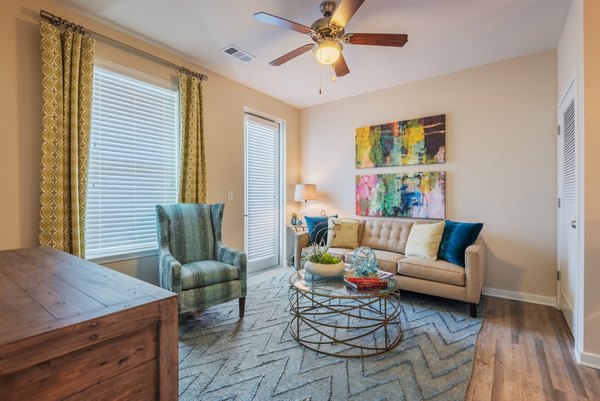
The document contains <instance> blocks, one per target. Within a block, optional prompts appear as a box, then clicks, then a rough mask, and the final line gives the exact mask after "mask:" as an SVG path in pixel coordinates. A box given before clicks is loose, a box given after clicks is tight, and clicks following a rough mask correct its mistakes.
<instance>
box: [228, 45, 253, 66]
mask: <svg viewBox="0 0 600 401" xmlns="http://www.w3.org/2000/svg"><path fill="white" fill-rule="evenodd" d="M221 51H222V52H223V53H225V54H229V55H230V56H232V57H235V58H237V59H238V60H240V61H243V62H244V63H250V62H251V61H254V60H256V57H254V56H253V55H251V54H250V53H248V52H245V51H243V50H242V49H240V48H239V47H236V46H234V45H229V46H227V47H226V48H224V49H223V50H221Z"/></svg>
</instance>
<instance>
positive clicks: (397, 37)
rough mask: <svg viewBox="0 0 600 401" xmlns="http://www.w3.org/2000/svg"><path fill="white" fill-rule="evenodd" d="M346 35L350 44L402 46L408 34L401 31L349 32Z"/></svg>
mask: <svg viewBox="0 0 600 401" xmlns="http://www.w3.org/2000/svg"><path fill="white" fill-rule="evenodd" d="M346 37H347V39H346V42H348V43H350V44H352V45H373V46H394V47H402V46H404V45H405V44H406V42H408V35H406V34H403V33H398V34H396V33H349V34H347V35H346Z"/></svg>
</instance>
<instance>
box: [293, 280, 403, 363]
mask: <svg viewBox="0 0 600 401" xmlns="http://www.w3.org/2000/svg"><path fill="white" fill-rule="evenodd" d="M289 301H290V313H291V315H292V318H291V320H290V323H289V331H290V334H291V335H292V337H293V338H294V340H296V341H297V342H298V343H300V344H302V345H303V346H305V347H307V348H309V349H311V350H313V351H316V352H319V353H322V354H326V355H332V356H337V357H344V358H362V357H366V356H372V355H379V354H382V353H384V352H387V351H389V350H391V349H392V348H394V347H395V346H397V345H398V344H399V343H400V340H401V338H402V331H401V327H400V310H401V308H400V294H399V293H398V292H389V293H386V294H379V293H376V294H373V295H372V296H368V295H366V294H363V296H362V297H339V296H331V297H330V296H325V295H317V294H314V293H310V292H304V291H300V290H298V289H297V288H296V287H294V286H293V285H292V286H290V290H289Z"/></svg>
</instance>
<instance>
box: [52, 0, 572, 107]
mask: <svg viewBox="0 0 600 401" xmlns="http://www.w3.org/2000/svg"><path fill="white" fill-rule="evenodd" d="M55 1H56V2H58V3H61V4H66V5H69V6H71V7H73V8H75V9H77V10H79V11H80V12H83V13H85V14H87V15H90V16H92V17H95V18H97V19H101V20H104V21H107V22H109V23H111V24H112V25H116V26H118V27H120V28H122V30H124V31H127V32H131V33H134V34H137V35H140V36H143V37H145V38H147V39H149V40H151V41H152V42H155V43H158V44H160V45H162V46H166V47H169V48H172V49H174V50H175V51H177V52H178V53H180V54H182V55H183V56H185V57H186V58H188V59H190V60H192V61H194V62H196V63H197V64H198V65H201V66H203V67H204V68H206V69H208V70H211V71H214V72H216V73H218V74H221V75H224V76H226V77H228V78H231V79H233V80H235V81H238V82H240V83H242V84H244V85H247V86H249V87H252V88H255V89H257V90H259V91H260V92H263V93H266V94H268V95H271V96H273V97H275V98H277V99H280V100H282V101H284V102H286V103H288V104H290V105H293V106H296V107H299V108H303V107H308V106H313V105H317V104H320V103H325V102H330V101H333V100H337V99H342V98H346V97H350V96H354V95H358V94H362V93H367V92H371V91H374V90H378V89H383V88H387V87H391V86H396V85H399V84H403V83H407V82H411V81H417V80H420V79H424V78H428V77H432V76H437V75H442V74H446V73H449V72H452V71H457V70H461V69H465V68H469V67H473V66H477V65H482V64H487V63H491V62H494V61H498V60H502V59H507V58H511V57H517V56H522V55H525V54H530V53H535V52H539V51H543V50H548V49H553V48H556V47H557V44H558V40H559V37H560V33H561V31H562V27H563V23H564V20H565V17H566V15H567V12H568V9H569V5H570V3H571V0H367V1H365V3H364V4H363V5H362V7H361V8H360V9H359V10H358V11H357V13H356V14H355V15H354V17H353V18H352V20H351V21H350V22H349V23H348V25H347V26H346V32H378V33H407V34H408V38H409V39H408V43H407V44H406V46H405V47H404V48H387V47H378V46H351V45H347V46H345V48H344V56H345V58H346V61H347V63H348V66H349V67H350V74H348V75H346V76H345V77H341V78H338V79H337V80H336V81H335V82H332V79H331V78H332V75H333V73H332V70H331V68H330V67H329V66H323V67H321V66H320V65H319V64H318V63H317V62H316V60H315V59H314V56H313V55H312V53H311V52H308V53H306V54H304V55H302V56H300V57H298V58H296V59H294V60H292V61H290V62H288V63H286V64H284V65H282V66H280V67H272V66H270V65H269V64H268V63H269V61H271V60H273V59H275V58H277V57H279V56H281V55H283V54H285V53H287V52H289V51H291V50H293V49H295V48H297V47H299V46H302V45H304V44H307V43H312V41H311V40H310V38H309V37H308V36H307V35H303V34H300V33H298V32H294V31H288V30H285V29H281V28H278V27H276V26H271V25H267V24H264V23H261V22H258V21H256V20H255V19H254V18H253V14H254V13H256V12H258V11H264V12H267V13H270V14H274V15H277V16H280V17H283V18H286V19H290V20H292V21H296V22H298V23H301V24H304V25H308V26H310V24H311V23H312V22H313V21H314V20H316V19H318V18H320V17H321V14H320V12H319V4H320V3H321V0H243V1H240V0H219V1H217V0H177V1H173V0H171V1H169V0H104V1H89V0H55ZM335 2H336V3H338V4H339V2H340V0H336V1H335ZM49 11H51V10H49ZM75 22H76V21H75ZM230 44H234V45H236V46H238V47H240V48H241V49H243V50H245V51H247V52H248V53H250V54H252V55H254V56H255V57H256V58H257V60H256V61H254V62H252V63H250V64H245V63H241V62H240V61H238V60H236V59H234V58H232V57H231V56H227V55H225V54H224V53H222V52H221V51H220V50H221V49H223V48H224V47H226V46H228V45H230ZM321 79H322V85H323V94H319V85H320V83H319V82H320V80H321ZM209 80H210V76H209ZM209 82H210V81H209Z"/></svg>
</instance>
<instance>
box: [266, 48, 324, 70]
mask: <svg viewBox="0 0 600 401" xmlns="http://www.w3.org/2000/svg"><path fill="white" fill-rule="evenodd" d="M313 46H314V45H313V44H312V43H310V44H308V45H304V46H302V47H299V48H297V49H295V50H292V51H291V52H289V53H287V54H284V55H283V56H281V57H279V58H276V59H275V60H273V61H271V62H270V63H269V64H271V65H272V66H275V67H277V66H280V65H281V64H283V63H287V62H288V61H290V60H291V59H293V58H295V57H298V56H299V55H301V54H304V53H306V52H307V51H309V50H310V49H312V48H313Z"/></svg>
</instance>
